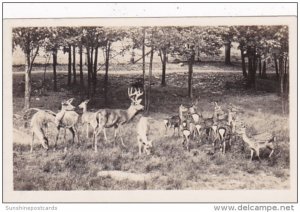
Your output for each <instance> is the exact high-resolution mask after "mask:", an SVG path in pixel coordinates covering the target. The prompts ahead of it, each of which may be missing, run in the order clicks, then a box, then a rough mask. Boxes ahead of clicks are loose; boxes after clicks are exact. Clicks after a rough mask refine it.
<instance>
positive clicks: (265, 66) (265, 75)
mask: <svg viewBox="0 0 300 212" xmlns="http://www.w3.org/2000/svg"><path fill="white" fill-rule="evenodd" d="M261 77H262V78H264V79H266V78H267V62H266V60H264V61H263V66H262V74H261Z"/></svg>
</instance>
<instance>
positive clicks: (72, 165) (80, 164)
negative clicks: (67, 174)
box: [64, 154, 88, 174]
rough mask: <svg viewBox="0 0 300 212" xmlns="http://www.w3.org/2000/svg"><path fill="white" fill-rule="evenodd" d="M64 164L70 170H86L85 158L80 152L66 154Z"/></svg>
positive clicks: (81, 172) (82, 172)
mask: <svg viewBox="0 0 300 212" xmlns="http://www.w3.org/2000/svg"><path fill="white" fill-rule="evenodd" d="M64 164H65V167H66V168H67V169H69V170H70V171H71V172H77V173H79V174H84V173H86V172H87V171H88V170H87V169H88V168H87V166H86V165H87V162H86V159H85V157H84V156H82V155H81V154H75V155H67V156H66V159H65V162H64Z"/></svg>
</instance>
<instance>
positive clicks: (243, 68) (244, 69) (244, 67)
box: [241, 49, 247, 77]
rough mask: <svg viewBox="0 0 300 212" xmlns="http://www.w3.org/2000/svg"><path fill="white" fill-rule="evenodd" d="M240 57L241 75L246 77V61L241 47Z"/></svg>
mask: <svg viewBox="0 0 300 212" xmlns="http://www.w3.org/2000/svg"><path fill="white" fill-rule="evenodd" d="M241 59H242V70H243V76H244V77H247V71H246V63H245V55H244V51H243V50H242V49H241Z"/></svg>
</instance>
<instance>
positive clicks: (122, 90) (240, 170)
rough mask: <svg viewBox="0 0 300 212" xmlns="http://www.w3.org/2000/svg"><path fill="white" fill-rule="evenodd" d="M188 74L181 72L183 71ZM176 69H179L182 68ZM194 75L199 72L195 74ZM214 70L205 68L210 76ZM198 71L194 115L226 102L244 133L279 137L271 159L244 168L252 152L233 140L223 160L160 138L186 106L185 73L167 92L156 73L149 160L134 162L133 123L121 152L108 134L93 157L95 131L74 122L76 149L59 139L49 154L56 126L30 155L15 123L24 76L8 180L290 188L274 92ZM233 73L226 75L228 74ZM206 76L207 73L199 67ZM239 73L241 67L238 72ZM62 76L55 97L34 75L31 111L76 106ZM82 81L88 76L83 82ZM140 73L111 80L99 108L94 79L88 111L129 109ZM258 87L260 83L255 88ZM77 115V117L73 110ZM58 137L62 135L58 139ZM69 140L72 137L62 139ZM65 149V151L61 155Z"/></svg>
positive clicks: (235, 77) (23, 185) (285, 135)
mask: <svg viewBox="0 0 300 212" xmlns="http://www.w3.org/2000/svg"><path fill="white" fill-rule="evenodd" d="M180 68H181V69H186V67H180ZM180 68H178V69H180ZM196 69H197V68H196ZM213 69H215V67H211V66H209V65H208V67H207V70H213ZM219 69H220V70H217V71H213V72H211V71H204V72H201V71H196V72H195V73H194V78H193V85H194V86H193V88H194V90H193V91H194V99H193V100H196V99H197V100H198V103H197V105H196V106H197V108H198V112H202V113H203V116H204V117H209V116H211V115H212V112H213V106H212V102H214V101H217V102H218V103H219V105H221V106H222V107H223V108H224V109H226V108H227V107H228V105H229V104H230V103H232V104H234V105H236V106H238V107H240V108H242V111H241V112H240V113H239V116H240V118H241V119H242V120H243V121H244V122H245V123H246V125H247V126H248V133H249V135H252V134H258V133H261V132H265V131H270V132H272V133H274V134H275V135H276V136H277V141H276V143H275V148H276V149H275V153H274V156H273V157H272V158H271V159H268V158H267V156H268V153H269V151H268V150H262V151H261V158H262V163H259V162H258V160H254V161H253V162H252V163H249V158H250V150H249V148H248V147H247V145H244V143H243V142H242V141H241V139H240V138H239V137H236V139H234V141H233V146H232V148H231V150H230V151H228V153H226V154H225V155H223V154H221V153H219V152H218V153H216V154H214V155H209V154H207V153H208V151H209V149H210V148H211V145H209V144H208V143H207V142H202V143H197V142H196V141H192V142H191V151H186V150H185V149H184V148H183V147H182V144H181V142H182V138H181V137H177V136H172V130H169V131H168V133H167V135H165V128H164V123H163V119H164V118H167V117H170V116H171V115H176V114H178V107H179V105H180V104H182V103H184V104H188V103H191V101H190V100H189V99H188V98H187V97H186V96H187V74H186V72H183V71H178V72H172V73H171V72H170V73H168V72H167V75H166V83H167V86H166V87H161V86H160V74H159V73H156V72H154V76H153V81H154V85H153V86H152V91H151V93H152V94H151V95H152V97H151V107H150V116H151V117H152V118H153V119H152V120H151V130H150V135H149V137H150V139H152V140H153V146H154V148H153V152H152V154H151V155H149V156H147V155H142V156H140V157H139V156H138V146H137V141H136V132H135V128H136V126H135V125H136V123H137V119H135V120H133V121H132V122H131V123H129V124H128V125H126V126H125V127H124V129H123V130H122V135H123V138H124V143H125V144H126V147H122V146H121V145H120V144H118V145H116V146H114V145H113V142H111V141H112V139H113V130H111V129H109V130H108V138H109V139H110V142H105V140H104V139H103V134H101V135H100V137H99V142H98V152H97V153H94V151H93V146H92V140H91V136H92V132H90V138H89V139H88V138H86V135H85V131H84V130H85V127H83V126H82V125H81V124H80V123H79V138H80V139H81V141H82V143H81V144H77V143H75V144H71V143H69V142H63V140H62V139H60V140H59V143H58V149H57V150H56V151H53V149H52V148H51V147H52V146H53V143H54V138H55V133H56V128H55V127H54V125H50V127H49V131H48V136H49V141H50V149H49V151H48V152H45V150H44V149H43V148H42V146H41V145H40V144H39V143H35V146H34V151H33V153H32V154H30V145H29V142H30V140H31V135H30V133H29V132H30V131H29V129H28V128H25V127H24V125H25V123H24V121H23V120H22V119H21V118H20V116H18V115H21V114H22V112H21V109H22V107H23V101H24V90H23V89H24V88H23V86H24V83H23V82H24V79H23V77H24V76H23V75H22V74H13V109H14V114H17V116H14V135H13V141H14V144H13V171H14V173H13V178H14V179H13V180H14V190H131V189H133V190H136V189H159V190H166V189H196V190H197V189H202V190H203V189H288V188H289V187H290V172H289V170H290V161H289V127H288V116H287V115H285V116H284V115H282V114H281V100H280V98H279V96H277V94H276V93H275V92H265V91H259V90H256V91H254V90H246V89H244V84H245V82H244V80H243V77H242V73H241V72H240V71H236V70H235V67H233V68H228V67H226V70H228V72H226V71H222V70H221V69H222V68H219ZM231 69H232V70H233V71H230V70H231ZM204 70H205V69H204ZM238 70H240V67H238ZM64 75H65V73H63V72H58V87H59V91H58V92H53V91H52V81H51V80H52V74H51V73H49V74H48V73H47V74H46V84H45V87H46V89H45V90H44V91H43V92H42V93H41V92H40V91H39V89H38V88H39V87H40V85H41V82H42V79H43V73H41V72H36V73H34V72H33V77H32V78H33V82H32V83H33V95H34V96H33V97H32V105H31V107H39V108H44V109H50V110H53V111H54V112H57V111H58V110H59V108H60V102H61V101H62V100H66V99H68V98H71V97H74V98H75V100H74V105H75V106H77V105H78V104H79V103H80V102H81V101H83V100H84V99H85V98H82V97H81V90H80V89H78V87H76V86H73V87H72V88H67V85H66V77H65V76H64ZM85 77H86V76H85ZM139 77H141V74H137V73H134V74H133V73H131V72H126V74H121V73H115V74H111V75H109V87H110V89H109V95H108V96H110V98H109V101H108V103H107V105H106V106H105V105H104V99H103V89H102V85H103V75H99V76H98V79H99V83H98V85H99V86H98V89H97V95H96V96H95V98H94V100H93V101H92V102H90V103H89V105H88V109H99V108H104V107H108V108H122V109H126V108H128V107H129V104H130V100H129V99H128V97H127V87H128V85H129V84H130V83H131V82H133V81H134V80H135V79H137V78H139ZM258 83H259V82H258ZM78 112H79V113H80V112H81V111H78ZM61 137H63V136H61ZM67 137H68V138H69V139H70V138H71V135H70V134H67ZM65 146H68V150H67V151H64V150H65Z"/></svg>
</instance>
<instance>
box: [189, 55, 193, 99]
mask: <svg viewBox="0 0 300 212" xmlns="http://www.w3.org/2000/svg"><path fill="white" fill-rule="evenodd" d="M194 60H195V53H194V52H193V53H192V55H191V56H190V58H189V75H188V97H189V98H193V82H192V79H193V65H194Z"/></svg>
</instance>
